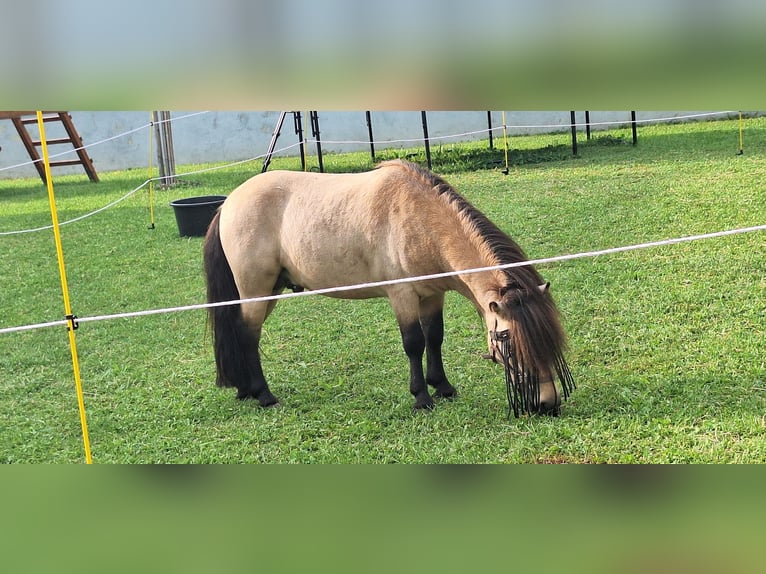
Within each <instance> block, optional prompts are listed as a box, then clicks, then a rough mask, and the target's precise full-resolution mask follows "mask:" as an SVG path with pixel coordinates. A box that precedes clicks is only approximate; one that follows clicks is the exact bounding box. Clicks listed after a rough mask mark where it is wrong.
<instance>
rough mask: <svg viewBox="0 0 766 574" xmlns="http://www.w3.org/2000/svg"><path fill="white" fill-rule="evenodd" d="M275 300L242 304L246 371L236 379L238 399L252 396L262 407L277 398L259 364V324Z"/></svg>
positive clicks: (243, 349) (275, 400)
mask: <svg viewBox="0 0 766 574" xmlns="http://www.w3.org/2000/svg"><path fill="white" fill-rule="evenodd" d="M275 305H276V301H268V302H259V303H245V304H243V305H242V323H241V325H240V329H241V330H242V331H241V333H242V337H243V339H244V340H246V341H247V343H248V344H247V345H243V346H242V352H243V357H242V360H243V362H244V364H245V365H246V367H247V369H246V373H244V376H242V377H241V378H239V379H238V380H236V381H232V383H233V384H234V386H235V387H237V398H238V399H249V398H254V399H256V400H257V401H258V404H260V405H261V406H262V407H270V406H274V405H276V404H278V402H279V401H278V400H277V398H276V397H275V396H274V395H273V394H272V393H271V390H270V389H269V385H268V384H267V383H266V377H265V376H264V374H263V367H262V366H261V354H260V339H261V326H262V325H263V322H264V321H265V320H266V317H267V316H268V315H269V313H271V311H272V309H273V308H274V306H275Z"/></svg>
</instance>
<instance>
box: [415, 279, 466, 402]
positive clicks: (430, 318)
mask: <svg viewBox="0 0 766 574" xmlns="http://www.w3.org/2000/svg"><path fill="white" fill-rule="evenodd" d="M443 309H444V294H443V293H440V294H438V295H434V296H433V297H429V298H427V299H423V300H422V301H421V302H420V325H421V327H422V328H423V334H424V335H425V343H426V382H427V383H428V384H429V385H430V386H432V387H433V388H434V394H433V396H434V397H435V398H453V397H454V396H455V395H456V394H457V391H456V390H455V387H453V386H452V385H451V384H450V382H449V381H448V380H447V375H446V373H445V372H444V362H443V360H442V343H443V342H444V314H443Z"/></svg>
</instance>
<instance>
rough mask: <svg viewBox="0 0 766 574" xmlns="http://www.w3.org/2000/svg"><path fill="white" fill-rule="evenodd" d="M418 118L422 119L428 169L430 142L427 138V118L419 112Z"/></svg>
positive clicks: (429, 167)
mask: <svg viewBox="0 0 766 574" xmlns="http://www.w3.org/2000/svg"><path fill="white" fill-rule="evenodd" d="M420 118H421V119H422V120H423V140H424V141H425V142H426V163H427V164H428V169H431V142H430V141H429V139H428V120H427V119H426V113H425V112H420Z"/></svg>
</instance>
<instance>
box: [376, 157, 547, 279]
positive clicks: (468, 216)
mask: <svg viewBox="0 0 766 574" xmlns="http://www.w3.org/2000/svg"><path fill="white" fill-rule="evenodd" d="M386 166H400V167H402V168H404V169H405V170H407V171H408V172H410V173H411V174H412V175H415V176H417V177H418V178H419V179H421V180H423V181H424V182H425V183H426V184H427V185H428V187H430V188H431V190H433V191H434V192H435V193H436V195H437V196H442V197H444V198H445V199H446V200H447V203H448V204H449V205H450V206H451V207H452V208H453V209H454V210H455V211H456V212H457V213H458V214H460V215H461V216H462V219H463V221H465V222H466V223H467V224H468V225H469V226H470V227H471V228H472V229H473V230H474V231H475V232H476V234H477V235H478V236H479V237H480V238H481V240H482V241H483V242H484V243H485V245H486V246H487V247H488V248H489V251H490V252H491V253H492V255H493V257H494V258H495V262H494V263H495V264H497V265H504V264H506V263H517V262H519V261H527V259H528V258H527V255H526V254H525V253H524V250H523V249H522V248H521V247H520V246H519V245H518V244H517V243H516V242H515V241H514V240H513V239H511V238H510V237H509V236H508V234H506V233H505V232H504V231H502V230H501V229H500V228H499V227H497V225H495V224H494V223H492V221H490V219H489V218H488V217H487V216H486V215H484V214H483V213H482V212H481V211H479V210H478V209H476V208H475V207H474V206H473V205H471V203H470V202H469V201H468V200H467V199H465V198H464V197H463V196H462V195H460V194H459V193H458V192H457V191H455V189H454V188H453V187H452V186H451V185H450V184H449V183H447V182H446V181H445V180H444V179H442V178H441V177H440V176H438V175H436V174H435V173H433V172H431V171H429V170H428V169H426V168H424V167H422V166H420V165H418V164H415V163H411V162H408V161H403V160H391V161H386V162H383V163H381V164H380V165H379V166H378V167H379V168H380V167H386ZM503 273H505V275H506V276H507V277H508V281H509V283H512V282H515V283H519V285H520V287H522V288H525V289H532V288H536V287H537V286H538V285H540V284H541V283H542V282H543V281H542V278H541V277H540V275H539V274H538V273H537V271H536V270H535V269H534V268H533V267H532V266H528V265H527V266H523V267H515V268H511V269H504V270H503Z"/></svg>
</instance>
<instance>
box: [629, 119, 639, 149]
mask: <svg viewBox="0 0 766 574" xmlns="http://www.w3.org/2000/svg"><path fill="white" fill-rule="evenodd" d="M630 128H631V130H633V145H636V144H637V143H638V133H636V112H635V111H632V112H630Z"/></svg>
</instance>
